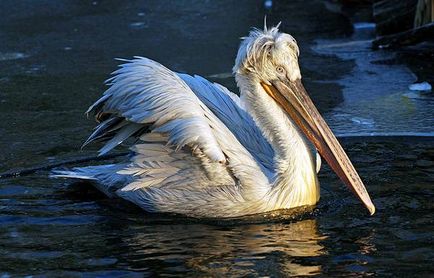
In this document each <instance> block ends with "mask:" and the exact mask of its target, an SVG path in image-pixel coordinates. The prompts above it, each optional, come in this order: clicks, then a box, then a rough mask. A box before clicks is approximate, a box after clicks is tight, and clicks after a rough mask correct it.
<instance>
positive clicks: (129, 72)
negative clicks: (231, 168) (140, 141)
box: [87, 57, 225, 162]
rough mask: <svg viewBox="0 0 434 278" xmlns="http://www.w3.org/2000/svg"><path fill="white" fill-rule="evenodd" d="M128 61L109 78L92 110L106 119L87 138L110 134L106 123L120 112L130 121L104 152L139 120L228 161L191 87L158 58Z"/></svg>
mask: <svg viewBox="0 0 434 278" xmlns="http://www.w3.org/2000/svg"><path fill="white" fill-rule="evenodd" d="M125 61H126V62H127V63H126V64H123V65H121V66H120V69H118V70H116V71H115V72H114V73H113V75H114V76H113V77H112V78H110V79H109V80H108V84H109V85H110V88H109V89H108V90H106V91H105V93H104V94H103V96H102V97H101V98H100V99H99V100H98V101H97V102H95V104H93V105H92V106H91V107H90V108H89V109H88V111H87V113H91V112H94V113H95V115H96V119H97V121H102V122H101V124H100V125H99V126H98V127H97V130H96V131H95V132H94V133H95V134H92V135H91V137H90V138H89V139H88V140H87V141H89V142H90V141H93V140H94V139H95V138H101V136H104V135H105V134H107V132H108V131H109V130H108V129H106V127H107V126H110V122H111V121H114V120H113V117H121V118H123V119H125V120H126V121H127V122H128V123H129V125H128V126H123V127H122V128H120V129H119V131H117V132H116V133H115V134H114V135H113V137H112V138H110V137H109V138H106V139H109V141H108V142H107V144H106V146H104V147H103V148H102V149H101V150H100V154H103V153H106V152H108V151H110V150H111V149H112V148H114V147H116V146H117V145H119V144H120V143H122V142H123V141H124V140H125V139H127V138H128V137H129V136H131V135H133V134H134V133H135V132H136V131H138V130H139V129H140V128H139V126H140V125H141V126H142V127H143V126H146V125H149V129H150V131H157V130H158V131H159V132H168V133H169V142H170V143H171V144H173V145H175V146H176V148H178V149H179V148H182V147H183V146H185V145H188V146H190V147H191V148H193V149H195V148H200V149H203V151H204V153H205V154H206V155H207V156H208V157H209V158H210V159H212V160H213V161H220V162H222V161H225V156H224V155H223V152H222V150H221V148H220V147H219V144H218V143H217V141H216V139H215V137H214V136H213V132H212V130H211V127H210V126H209V124H208V123H207V120H206V117H205V111H204V109H203V107H201V102H200V101H199V100H198V98H197V97H196V95H195V94H194V93H193V92H192V91H191V89H190V87H189V86H188V85H187V84H185V82H184V81H183V80H182V79H181V78H179V76H178V75H177V74H175V73H174V72H172V71H170V70H169V69H167V68H166V67H164V66H162V65H161V64H159V63H157V62H155V61H153V60H150V59H147V58H142V57H135V58H134V59H133V60H125ZM106 131H107V132H106ZM87 143H88V142H87Z"/></svg>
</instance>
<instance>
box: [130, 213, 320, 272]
mask: <svg viewBox="0 0 434 278" xmlns="http://www.w3.org/2000/svg"><path fill="white" fill-rule="evenodd" d="M126 232H127V234H126V235H125V237H124V238H123V241H124V244H125V245H126V246H127V247H128V248H129V252H126V253H124V254H128V258H124V259H126V260H127V261H128V263H129V264H132V266H133V267H134V268H136V269H143V268H146V269H147V270H148V271H150V270H151V271H152V268H158V270H159V271H161V270H162V269H167V271H169V272H171V273H173V272H176V271H177V270H178V271H183V270H184V271H189V272H190V271H195V272H196V271H197V272H199V273H203V274H208V275H217V276H218V275H225V274H226V275H227V274H228V273H230V274H231V275H251V274H257V275H272V276H274V275H279V274H286V275H288V274H290V275H303V276H305V275H316V274H319V273H321V265H320V264H319V263H318V264H315V263H314V261H312V260H311V258H312V257H319V256H321V255H324V254H326V251H325V250H324V247H323V246H322V245H321V241H322V240H324V239H326V237H325V236H323V235H321V234H320V233H319V232H318V228H317V221H316V220H315V219H308V220H302V221H298V222H293V223H281V224H276V223H268V224H257V225H239V226H236V227H234V226H230V227H227V226H226V227H225V226H217V227H216V226H211V225H203V224H190V225H152V226H145V227H143V226H142V227H137V229H131V227H130V228H129V229H128V230H127V231H126ZM150 262H152V263H150ZM174 265H176V266H174ZM169 266H170V267H169ZM167 267H169V268H170V270H169V268H167ZM150 268H151V269H150ZM155 270H157V269H155ZM163 272H164V271H163Z"/></svg>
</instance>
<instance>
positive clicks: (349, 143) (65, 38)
mask: <svg viewBox="0 0 434 278" xmlns="http://www.w3.org/2000/svg"><path fill="white" fill-rule="evenodd" d="M324 3H329V2H324V1H301V0H300V1H290V2H284V1H272V6H271V8H269V9H265V8H264V3H263V1H250V0H245V1H214V2H213V1H187V2H183V3H182V4H181V3H178V2H176V3H174V2H169V1H146V2H144V1H129V2H125V3H120V2H119V1H40V2H32V3H29V1H13V2H5V1H3V2H2V3H1V4H0V6H1V8H0V41H1V42H2V44H1V45H0V64H1V67H0V119H1V120H0V132H1V134H2V136H1V137H0V149H1V151H0V170H1V171H6V170H9V169H11V168H20V167H33V166H35V165H41V164H46V163H56V162H59V161H67V160H69V159H76V158H80V157H85V156H87V155H89V156H90V155H94V151H95V148H90V149H87V150H84V151H81V152H79V151H78V149H79V147H80V145H81V143H82V142H83V139H84V138H85V137H86V136H87V134H88V133H89V132H90V130H91V129H92V127H93V122H92V121H90V120H86V119H85V117H84V116H83V111H84V110H85V109H86V107H87V106H88V105H90V104H91V103H92V101H94V100H95V99H96V98H97V97H98V96H99V95H100V94H101V92H102V91H103V90H104V86H103V85H102V81H103V80H104V79H105V78H106V77H108V73H109V72H111V71H112V70H113V69H114V68H115V66H116V62H115V61H113V58H114V57H132V56H133V55H143V56H147V57H150V58H153V59H155V60H157V61H160V62H162V63H163V64H165V65H167V66H168V67H169V68H172V69H174V70H177V71H185V72H190V73H198V74H201V75H203V76H207V77H209V78H210V79H212V80H214V81H218V82H220V83H222V84H224V85H225V86H228V87H229V88H230V89H231V90H234V91H236V88H235V84H234V81H233V78H232V77H231V75H230V69H231V67H232V63H233V60H234V57H235V53H236V49H237V47H238V43H239V39H238V38H239V37H240V36H242V35H245V34H246V32H247V30H248V29H249V28H250V27H251V26H262V21H263V14H265V13H268V14H269V20H270V21H276V22H277V21H279V20H282V21H283V23H282V28H283V30H284V31H286V32H289V33H291V34H293V35H294V36H295V37H296V38H297V40H298V42H299V44H300V48H301V51H302V54H301V58H300V59H301V67H302V72H303V79H304V82H305V83H306V87H307V89H308V90H309V92H310V93H311V94H312V96H313V98H314V100H315V101H316V103H317V104H318V106H319V109H320V110H321V111H322V112H323V113H325V115H326V117H327V119H328V120H329V121H330V123H331V126H332V129H334V130H335V131H337V132H338V133H340V134H345V135H350V137H347V138H344V139H343V140H342V141H343V144H344V147H345V149H346V150H348V153H349V156H350V157H351V159H352V161H353V162H354V164H355V167H356V168H357V169H358V171H359V173H360V175H361V177H362V179H363V180H364V181H365V183H366V185H367V187H368V190H369V192H370V194H371V196H372V197H373V201H374V203H375V204H376V206H377V210H378V211H377V214H376V215H374V216H373V217H368V216H367V213H366V210H365V208H363V207H362V206H361V204H360V203H359V202H358V201H357V200H356V199H355V198H354V197H353V196H352V195H351V193H350V192H348V190H347V189H346V188H344V187H343V186H342V184H341V182H340V181H339V180H338V179H337V177H336V176H335V175H334V174H333V173H332V172H331V171H330V169H329V168H328V167H327V166H326V165H324V168H323V170H321V172H320V181H321V190H322V195H321V201H320V203H319V205H318V206H317V207H316V208H306V210H308V211H304V210H303V209H302V211H301V214H296V215H295V216H294V212H293V211H279V212H273V213H270V214H266V215H255V216H250V217H246V218H243V219H232V220H227V221H222V220H219V221H210V220H208V221H198V220H197V219H190V218H182V217H180V216H173V215H155V214H145V213H144V212H142V211H141V210H139V209H138V208H136V207H134V206H132V205H130V204H128V203H125V202H121V201H119V200H113V199H107V198H105V197H104V196H103V195H101V194H100V193H99V192H97V191H96V190H95V189H93V188H92V187H91V186H90V185H89V184H83V183H81V184H69V182H67V181H62V180H50V179H48V178H47V175H48V173H47V172H46V171H38V172H36V173H33V174H31V175H28V176H21V177H16V178H12V179H0V224H1V225H0V245H1V246H2V248H0V273H4V274H11V275H26V274H33V275H49V276H64V275H69V276H80V275H86V274H87V275H88V276H103V275H111V276H115V275H128V276H134V275H137V276H139V277H142V276H143V275H146V276H151V275H157V274H159V275H164V274H165V275H173V274H184V275H189V276H191V275H202V276H204V275H205V276H207V275H212V276H219V275H220V276H226V275H228V274H231V275H233V276H247V275H251V276H288V275H294V276H310V275H322V276H332V277H336V276H368V275H391V276H397V275H401V276H412V275H418V276H424V275H429V274H430V273H432V271H434V269H433V266H432V261H433V260H434V250H433V247H432V246H434V244H433V233H432V231H433V229H434V225H433V224H434V223H433V220H432V212H433V209H434V207H433V204H432V198H433V197H434V188H433V186H432V185H433V183H434V139H433V137H424V138H423V140H421V137H390V136H383V137H378V136H369V137H360V135H361V134H362V133H363V134H364V135H372V134H382V135H390V134H391V132H390V131H393V133H394V134H398V133H399V134H413V133H414V134H421V133H422V132H424V134H426V135H427V134H431V132H433V130H432V125H430V124H429V117H432V109H431V106H430V105H431V104H427V102H428V101H427V100H426V98H425V99H419V98H408V96H406V94H407V93H408V91H407V90H406V88H407V87H406V86H407V85H408V84H407V83H409V82H412V80H413V79H412V77H411V72H409V71H408V69H407V68H406V67H404V66H402V65H399V64H394V65H393V67H389V66H385V65H387V61H390V59H393V57H390V56H389V55H393V54H390V53H387V52H377V53H374V54H373V53H372V52H371V51H370V49H368V47H367V46H368V43H369V38H367V37H363V38H360V37H357V36H358V35H360V33H359V34H358V33H357V30H356V32H353V28H352V23H351V22H350V20H348V19H347V18H346V17H345V16H343V15H342V14H341V13H338V12H336V11H330V9H327V8H326V6H325V5H324ZM388 78H389V79H388ZM375 79H379V80H382V82H381V84H382V85H381V86H376V85H375V84H374V83H369V82H372V80H375ZM396 79H399V82H398V81H397V80H396ZM383 81H384V82H383ZM386 81H387V82H386ZM395 81H396V82H395ZM366 88H369V90H366ZM365 91H366V92H365ZM377 91H378V92H377ZM360 95H363V96H365V97H367V98H369V103H368V104H369V105H366V99H365V102H363V98H359V96H360ZM428 98H429V96H428ZM368 108H369V109H368ZM373 108H375V109H373ZM430 109H431V110H430ZM373 110H375V111H374V112H373ZM361 115H362V116H361ZM395 116H396V117H397V118H394V117H395ZM357 117H359V118H357ZM394 119H400V121H399V122H397V123H394ZM401 120H405V121H406V122H405V123H403V122H402V121H401ZM372 121H373V122H372ZM395 121H396V120H395ZM391 124H393V125H391ZM413 127H414V128H413ZM388 128H389V129H388ZM361 132H362V133H361ZM414 134H413V135H414Z"/></svg>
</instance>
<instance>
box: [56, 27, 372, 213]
mask: <svg viewBox="0 0 434 278" xmlns="http://www.w3.org/2000/svg"><path fill="white" fill-rule="evenodd" d="M298 55H299V48H298V46H297V43H296V41H295V39H294V38H293V37H292V36H291V35H289V34H286V33H282V32H279V30H278V26H276V27H273V28H271V29H267V27H266V26H265V27H264V30H258V29H254V30H252V31H251V32H250V33H249V36H248V37H245V38H243V40H242V42H241V45H240V48H239V50H238V55H237V57H236V61H235V66H234V67H233V73H234V74H235V79H236V81H237V85H238V87H239V89H240V97H238V96H237V95H235V94H234V93H232V92H230V91H229V90H227V89H226V88H225V87H223V86H221V85H220V84H217V83H211V82H209V81H207V80H206V79H204V78H202V77H200V76H197V75H195V76H190V75H187V74H181V73H176V72H173V71H171V70H169V69H168V68H166V67H164V66H162V65H161V64H159V63H157V62H155V61H153V60H150V59H147V58H142V57H135V58H134V59H132V60H122V61H124V62H126V63H125V64H123V65H121V66H120V69H118V70H117V71H115V72H114V73H113V75H114V76H113V77H112V78H110V79H109V80H108V81H107V83H108V84H109V85H110V88H109V89H108V90H107V91H105V93H104V95H103V96H102V97H101V98H100V99H99V100H98V101H97V102H96V103H95V104H93V105H92V106H91V107H90V108H89V109H88V111H87V113H90V112H94V113H95V117H96V120H97V121H98V123H99V125H98V126H97V127H96V128H95V131H94V132H93V133H92V135H90V137H89V139H88V140H87V141H86V142H85V145H86V144H88V143H90V142H93V141H105V142H106V143H105V145H104V146H103V147H102V148H101V149H100V150H99V153H100V154H105V153H107V152H108V151H110V150H111V149H113V148H114V147H116V146H117V145H119V144H120V143H122V142H124V141H125V140H126V139H128V138H133V139H134V140H135V141H134V143H133V144H132V146H131V151H132V154H131V156H130V157H129V158H128V159H127V160H126V161H125V162H123V163H119V164H110V165H99V166H89V167H81V168H74V169H72V170H71V171H57V172H55V176H56V177H68V178H78V179H86V180H92V181H94V182H95V184H96V186H97V187H98V188H99V189H100V190H101V191H103V192H104V193H106V194H107V195H108V196H111V197H115V196H118V197H121V198H124V199H126V200H129V201H131V202H133V203H134V204H136V205H138V206H140V207H141V208H143V209H144V210H146V211H149V212H170V213H178V214H184V215H187V216H192V217H236V216H243V215H249V214H256V213H263V212H268V211H272V210H276V209H289V208H295V207H299V206H312V205H315V204H316V203H317V202H318V200H319V197H320V189H319V183H318V179H317V172H318V170H319V167H320V159H319V156H318V155H317V153H316V150H318V152H319V153H320V154H321V156H322V157H323V158H324V159H325V160H326V161H327V162H328V164H329V165H330V166H331V168H332V169H333V170H334V171H335V172H336V173H337V175H338V176H339V177H340V178H341V179H342V181H343V182H344V183H345V184H347V185H348V186H349V187H350V189H351V190H352V191H353V192H354V193H355V194H356V196H357V197H359V199H360V200H361V201H362V202H363V204H364V205H365V206H366V207H367V208H368V210H369V212H370V214H373V213H374V212H375V207H374V205H373V203H372V202H371V199H370V197H369V195H368V193H367V191H366V189H365V186H364V185H363V183H362V181H361V179H360V178H359V175H358V174H357V172H356V170H355V169H354V167H353V165H352V164H351V162H350V160H349V158H348V157H347V155H346V154H345V152H344V150H343V149H342V147H341V145H340V144H339V142H338V141H337V140H336V138H335V136H334V135H333V133H332V132H331V130H330V128H329V127H328V126H327V124H326V123H325V121H324V120H323V118H322V117H321V116H320V114H319V113H318V111H317V109H316V108H315V106H314V105H313V103H312V101H311V100H310V98H309V96H308V95H307V93H306V91H305V89H304V87H303V85H302V83H301V74H300V68H299V65H298ZM306 139H307V140H306ZM309 141H310V142H309Z"/></svg>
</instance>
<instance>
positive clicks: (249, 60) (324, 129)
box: [233, 26, 375, 214]
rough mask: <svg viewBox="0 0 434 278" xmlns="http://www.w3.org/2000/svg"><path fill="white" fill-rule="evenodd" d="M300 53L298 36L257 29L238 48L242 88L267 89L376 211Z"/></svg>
mask: <svg viewBox="0 0 434 278" xmlns="http://www.w3.org/2000/svg"><path fill="white" fill-rule="evenodd" d="M298 55H299V48H298V45H297V42H296V41H295V39H294V38H293V37H292V36H291V35H289V34H285V33H282V32H279V30H278V26H276V27H273V28H271V29H267V27H264V30H259V29H254V30H252V31H251V32H250V34H249V36H248V37H245V38H243V41H242V43H241V45H240V48H239V50H238V55H237V58H236V61H235V66H234V68H233V71H234V74H235V78H236V80H237V83H238V85H239V86H240V88H241V87H243V86H246V85H247V86H251V87H253V88H261V90H262V91H263V92H264V93H267V94H268V95H269V96H270V97H271V98H272V99H273V100H274V101H275V102H276V103H277V104H278V105H279V106H280V107H281V108H282V109H283V111H285V112H286V113H287V114H288V116H289V117H290V118H291V119H292V121H293V122H294V123H295V124H296V125H297V126H298V127H299V128H300V130H301V131H302V132H303V133H304V135H305V136H306V138H307V139H309V140H310V141H311V142H312V143H313V145H315V147H316V148H317V150H318V152H319V153H320V154H321V156H322V157H323V158H324V159H325V160H326V161H327V163H328V164H329V165H330V167H331V168H332V169H333V170H334V171H335V172H336V174H337V175H338V176H339V177H340V178H341V179H342V181H343V182H344V183H345V184H346V185H347V186H348V187H349V188H350V189H351V190H352V191H353V192H354V193H355V194H356V196H357V197H358V198H359V199H360V200H361V201H362V202H363V204H364V205H365V206H366V207H367V208H368V210H369V212H370V213H371V214H374V212H375V206H374V205H373V203H372V201H371V199H370V197H369V194H368V192H367V191H366V188H365V186H364V184H363V182H362V181H361V179H360V177H359V175H358V174H357V172H356V170H355V169H354V167H353V165H352V163H351V161H350V160H349V158H348V156H347V155H346V153H345V151H344V150H343V149H342V147H341V145H340V144H339V142H338V141H337V139H336V137H335V136H334V135H333V133H332V131H331V130H330V128H329V127H328V125H327V124H326V122H325V121H324V119H323V118H322V117H321V115H320V114H319V112H318V110H317V109H316V107H315V106H314V104H313V103H312V101H311V99H310V97H309V96H308V94H307V92H306V90H305V89H304V87H303V84H302V83H301V73H300V67H299V65H298Z"/></svg>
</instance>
